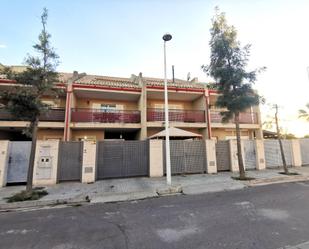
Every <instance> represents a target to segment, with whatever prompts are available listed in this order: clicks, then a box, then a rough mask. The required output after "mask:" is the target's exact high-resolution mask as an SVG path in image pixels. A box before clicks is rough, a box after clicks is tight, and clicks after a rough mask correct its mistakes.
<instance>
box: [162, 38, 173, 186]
mask: <svg viewBox="0 0 309 249" xmlns="http://www.w3.org/2000/svg"><path fill="white" fill-rule="evenodd" d="M162 39H163V40H164V113H165V162H166V182H167V184H168V185H171V184H172V175H171V156H170V135H169V121H168V94H167V78H166V42H167V41H170V40H171V39H172V35H171V34H168V33H167V34H165V35H163V37H162Z"/></svg>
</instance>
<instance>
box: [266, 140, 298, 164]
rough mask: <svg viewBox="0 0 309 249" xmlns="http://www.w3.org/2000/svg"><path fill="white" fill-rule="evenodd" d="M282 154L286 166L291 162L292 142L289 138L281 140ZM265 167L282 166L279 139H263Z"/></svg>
mask: <svg viewBox="0 0 309 249" xmlns="http://www.w3.org/2000/svg"><path fill="white" fill-rule="evenodd" d="M282 145H283V151H284V156H285V160H286V164H287V166H291V165H292V163H293V152H292V143H291V141H289V140H282ZM264 150H265V160H266V168H278V167H282V166H283V163H282V157H281V152H280V145H279V140H277V139H267V140H264Z"/></svg>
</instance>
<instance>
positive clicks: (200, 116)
mask: <svg viewBox="0 0 309 249" xmlns="http://www.w3.org/2000/svg"><path fill="white" fill-rule="evenodd" d="M164 113H165V112H164V109H156V108H148V110H147V121H165V116H164V115H165V114H164ZM168 118H169V121H171V122H187V123H204V122H205V112H204V111H200V110H178V109H169V110H168Z"/></svg>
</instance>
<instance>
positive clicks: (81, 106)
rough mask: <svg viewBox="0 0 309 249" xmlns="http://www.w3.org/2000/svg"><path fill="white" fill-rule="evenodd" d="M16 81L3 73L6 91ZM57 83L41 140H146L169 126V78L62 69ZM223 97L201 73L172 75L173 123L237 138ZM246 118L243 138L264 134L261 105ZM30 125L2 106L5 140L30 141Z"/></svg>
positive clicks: (0, 135)
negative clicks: (223, 107)
mask: <svg viewBox="0 0 309 249" xmlns="http://www.w3.org/2000/svg"><path fill="white" fill-rule="evenodd" d="M14 85H16V84H15V83H14V82H12V81H11V80H8V79H5V78H4V77H1V78H0V91H3V90H7V89H9V88H10V87H13V86H14ZM55 87H57V88H59V89H61V90H62V91H61V94H60V95H59V97H58V98H56V99H54V98H51V97H50V96H45V97H44V98H43V101H44V102H45V103H48V104H49V105H50V106H51V110H50V111H48V112H47V113H44V114H43V115H42V116H41V117H40V122H39V130H38V139H39V140H52V139H58V140H62V141H102V140H111V139H113V140H114V139H122V140H146V139H148V138H149V137H151V136H153V135H154V134H156V133H158V132H160V131H162V130H164V81H163V79H158V78H149V77H144V76H143V75H142V74H141V73H140V74H139V75H131V77H128V78H120V77H108V76H99V75H87V74H84V73H83V74H78V73H77V72H74V73H60V79H59V82H58V83H57V84H55ZM218 96H219V94H218V92H217V91H216V90H211V89H208V88H207V85H206V84H204V83H201V82H198V80H197V79H196V78H194V79H193V80H191V81H185V80H179V79H174V80H168V97H169V120H170V126H171V127H175V128H179V129H181V130H184V131H189V132H192V133H195V134H199V135H201V136H202V137H203V139H210V138H211V139H217V140H226V139H231V138H235V125H234V123H233V121H232V120H231V121H230V122H228V123H222V117H221V115H220V111H222V110H220V109H217V108H216V106H215V102H216V99H217V97H218ZM240 123H241V124H240V127H241V136H242V138H244V139H254V138H257V139H261V138H262V128H261V116H260V111H259V107H258V106H255V107H252V108H251V109H249V110H247V111H246V112H243V113H241V115H240ZM27 125H28V122H26V121H19V120H16V118H14V117H12V115H10V113H8V112H7V111H6V110H5V108H3V107H2V108H0V140H3V139H6V140H13V141H14V140H15V141H20V140H27V138H26V137H25V136H24V135H22V129H23V128H24V127H26V126H27Z"/></svg>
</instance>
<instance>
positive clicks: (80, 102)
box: [76, 98, 138, 110]
mask: <svg viewBox="0 0 309 249" xmlns="http://www.w3.org/2000/svg"><path fill="white" fill-rule="evenodd" d="M96 104H98V105H100V104H112V105H114V104H115V105H122V106H123V110H138V103H137V102H131V101H121V100H105V99H104V100H103V99H79V98H76V107H77V108H93V105H96ZM116 108H117V109H118V107H117V106H116ZM119 109H120V108H119Z"/></svg>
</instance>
